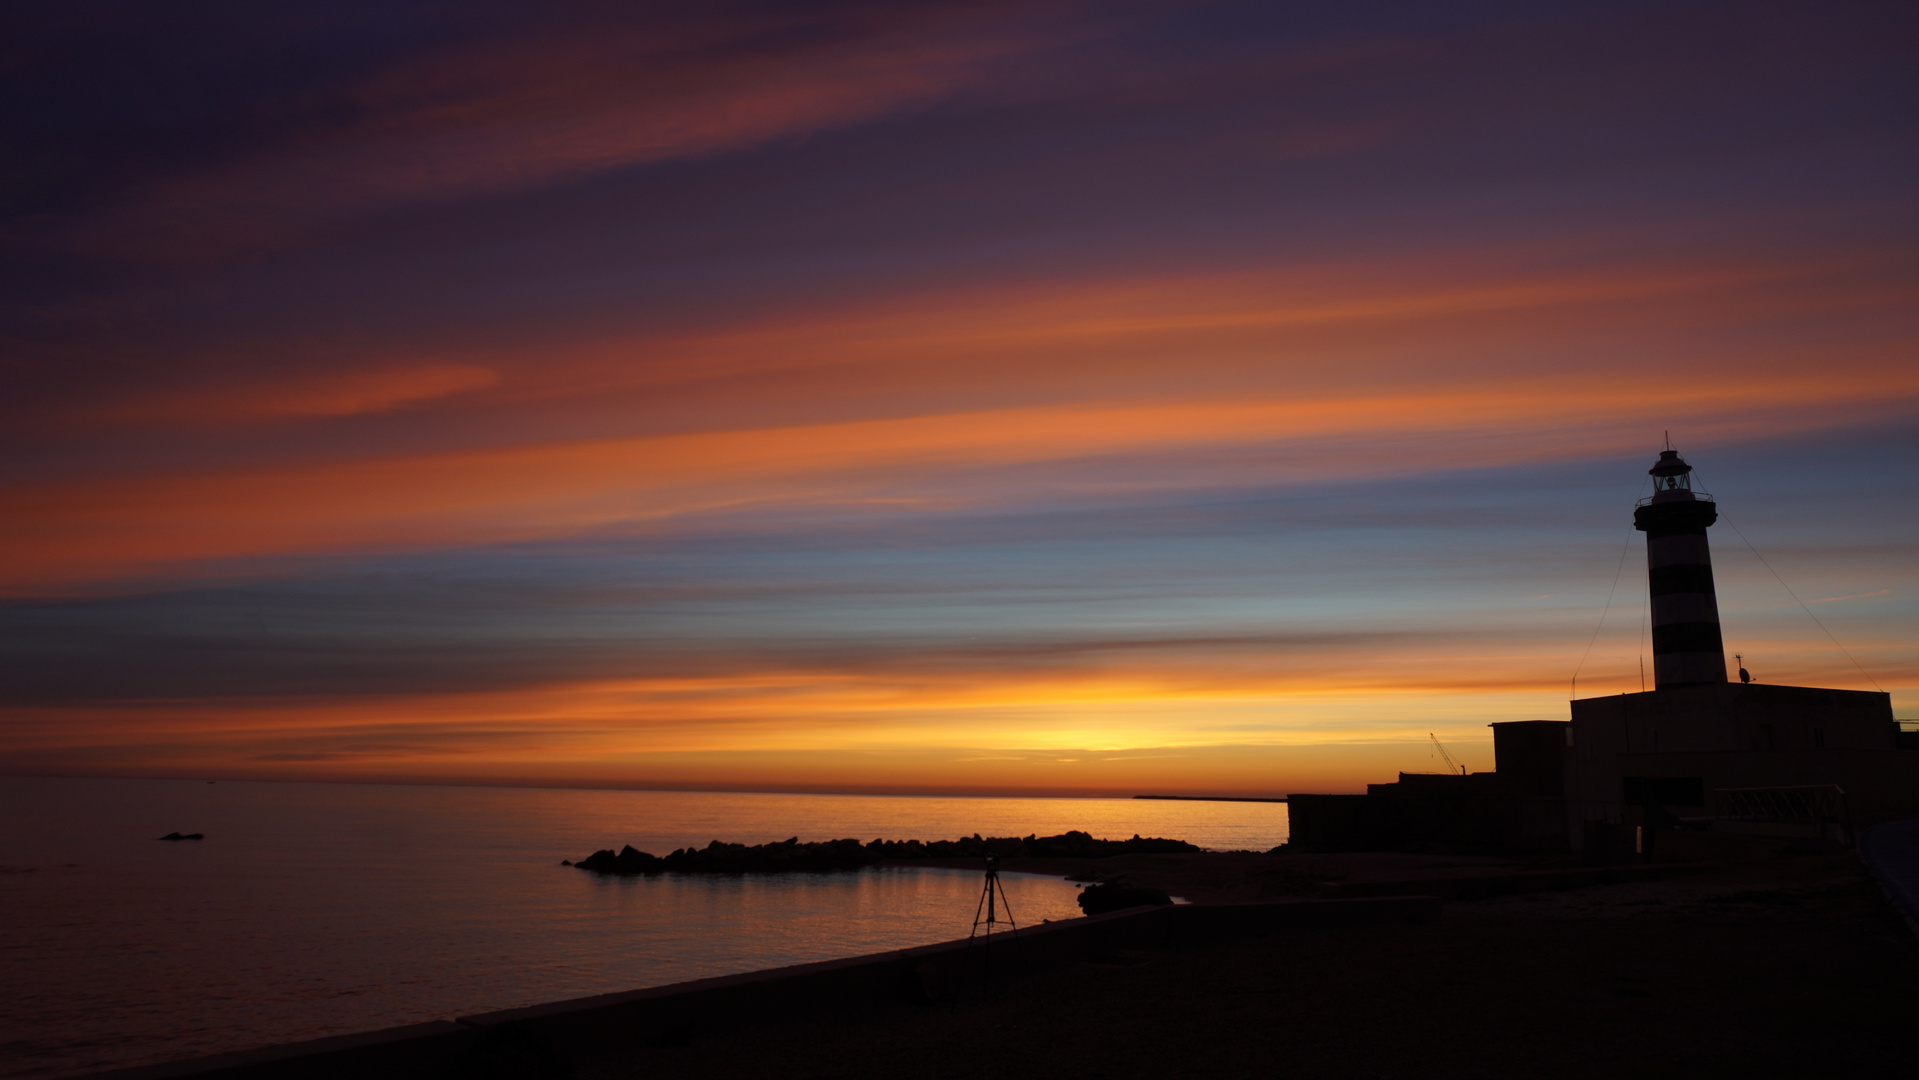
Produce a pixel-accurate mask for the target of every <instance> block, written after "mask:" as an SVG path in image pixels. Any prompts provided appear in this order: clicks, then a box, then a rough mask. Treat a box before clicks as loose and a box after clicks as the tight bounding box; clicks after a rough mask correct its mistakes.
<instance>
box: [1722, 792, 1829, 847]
mask: <svg viewBox="0 0 1919 1080" xmlns="http://www.w3.org/2000/svg"><path fill="white" fill-rule="evenodd" d="M1706 801H1707V806H1708V807H1709V808H1710V809H1711V811H1712V818H1713V820H1715V821H1727V822H1746V823H1750V824H1758V825H1785V826H1805V827H1806V828H1808V829H1811V830H1812V833H1813V835H1814V836H1817V837H1821V838H1824V837H1825V835H1826V834H1827V832H1828V831H1829V830H1830V827H1831V826H1834V825H1837V826H1839V827H1840V828H1841V829H1842V830H1844V831H1843V834H1842V835H1843V839H1844V842H1845V843H1846V844H1848V845H1850V844H1851V843H1852V842H1853V830H1852V804H1851V802H1850V801H1849V800H1848V799H1847V798H1846V789H1845V788H1842V787H1840V786H1839V785H1838V784H1807V785H1802V786H1792V787H1755V788H1714V789H1712V790H1711V791H1709V792H1707V794H1706Z"/></svg>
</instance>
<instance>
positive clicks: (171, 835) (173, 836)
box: [160, 832, 206, 840]
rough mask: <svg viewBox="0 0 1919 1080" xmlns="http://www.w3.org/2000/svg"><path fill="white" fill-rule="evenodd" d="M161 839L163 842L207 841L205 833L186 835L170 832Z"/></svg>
mask: <svg viewBox="0 0 1919 1080" xmlns="http://www.w3.org/2000/svg"><path fill="white" fill-rule="evenodd" d="M160 839H162V840H205V839H206V835H205V834H204V833H197V832H190V833H185V834H181V833H177V832H170V833H168V834H166V835H165V836H162V837H161V838H160Z"/></svg>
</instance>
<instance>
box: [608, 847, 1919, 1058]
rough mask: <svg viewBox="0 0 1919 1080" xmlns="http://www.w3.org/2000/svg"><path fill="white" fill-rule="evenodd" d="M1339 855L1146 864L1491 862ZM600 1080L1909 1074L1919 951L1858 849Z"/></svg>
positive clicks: (1279, 870)
mask: <svg viewBox="0 0 1919 1080" xmlns="http://www.w3.org/2000/svg"><path fill="white" fill-rule="evenodd" d="M1220 858H1227V859H1230V858H1235V857H1220ZM1331 858H1332V859H1333V861H1332V862H1330V863H1328V862H1325V861H1324V859H1322V861H1321V862H1320V863H1319V864H1317V865H1316V867H1314V872H1313V873H1311V874H1302V873H1301V871H1300V869H1299V868H1300V867H1303V866H1305V865H1306V864H1305V862H1304V857H1302V859H1301V860H1300V861H1297V862H1289V861H1287V857H1286V856H1247V857H1244V858H1243V859H1242V860H1241V861H1242V863H1243V865H1242V866H1239V867H1238V868H1237V869H1235V868H1234V867H1233V866H1231V865H1230V864H1229V863H1226V862H1221V861H1210V862H1209V861H1196V862H1194V863H1193V864H1191V865H1189V866H1188V867H1187V869H1186V871H1185V872H1184V873H1182V871H1181V869H1180V866H1179V864H1178V863H1176V862H1162V863H1159V864H1156V867H1157V868H1156V869H1155V868H1154V866H1141V867H1136V868H1134V870H1133V873H1134V874H1139V875H1141V876H1149V877H1156V878H1157V879H1158V880H1159V882H1160V883H1161V884H1163V885H1167V886H1171V887H1172V890H1171V891H1175V892H1178V891H1180V888H1179V887H1180V886H1181V884H1182V879H1183V883H1184V885H1185V891H1186V892H1191V893H1207V894H1211V895H1212V896H1217V897H1226V896H1232V895H1237V896H1241V897H1244V898H1249V899H1250V898H1252V895H1260V894H1263V895H1267V896H1268V897H1270V896H1272V895H1274V894H1280V895H1283V894H1285V893H1286V892H1287V891H1289V890H1290V889H1292V888H1293V887H1294V883H1296V882H1297V881H1299V880H1300V879H1301V878H1302V877H1325V876H1328V875H1329V874H1333V875H1337V874H1342V873H1344V874H1345V876H1347V877H1348V878H1353V879H1363V878H1367V877H1371V878H1374V879H1381V880H1384V879H1391V878H1395V877H1403V876H1406V874H1407V872H1408V868H1409V867H1411V868H1412V869H1413V870H1414V871H1415V872H1417V873H1424V874H1428V875H1439V876H1448V875H1453V874H1461V873H1471V872H1482V873H1483V872H1486V871H1487V870H1490V869H1493V867H1491V866H1486V865H1476V864H1475V863H1474V861H1472V860H1460V861H1449V860H1443V859H1425V860H1423V861H1422V860H1407V859H1403V858H1401V859H1399V861H1397V862H1396V861H1395V858H1396V857H1384V861H1383V862H1381V861H1380V859H1379V858H1376V857H1367V856H1359V857H1347V858H1349V859H1350V860H1351V865H1350V866H1346V867H1342V865H1341V864H1340V863H1339V861H1338V860H1339V858H1340V857H1331ZM1369 860H1370V861H1369ZM1414 864H1417V865H1416V866H1415V865H1414ZM1196 898H1197V897H1196ZM583 1075H584V1076H585V1077H590V1078H593V1080H612V1078H625V1077H657V1076H677V1077H755V1078H765V1080H778V1078H786V1077H792V1078H810V1077H929V1078H944V1077H952V1078H959V1077H1008V1078H1050V1077H1086V1078H1102V1077H1114V1078H1118V1077H1153V1078H1165V1077H1186V1076H1221V1077H1239V1076H1246V1077H1264V1076H1313V1077H1349V1076H1350V1077H1370V1076H1391V1077H1400V1076H1405V1077H1422V1078H1424V1077H1468V1076H1487V1077H1506V1076H1593V1077H1687V1078H1697V1077H1718V1076H1803V1077H1832V1076H1846V1077H1881V1076H1884V1077H1913V1076H1919V939H1916V938H1915V936H1914V934H1913V932H1912V931H1911V929H1910V928H1908V926H1907V925H1906V924H1905V923H1904V922H1903V921H1902V920H1901V919H1900V917H1899V916H1898V914H1896V912H1895V909H1893V907H1892V906H1891V905H1890V904H1889V903H1888V902H1887V901H1886V899H1885V898H1884V896H1883V895H1881V893H1880V892H1879V891H1878V888H1877V887H1876V885H1874V884H1873V882H1872V881H1871V880H1870V879H1869V878H1868V877H1867V876H1866V875H1865V873H1864V872H1863V871H1862V869H1861V868H1860V865H1859V862H1858V860H1857V859H1856V857H1854V856H1852V855H1850V854H1847V853H1832V854H1800V855H1779V856H1773V857H1770V858H1766V859H1760V860H1749V861H1746V862H1742V863H1739V864H1736V865H1722V866H1718V867H1714V868H1710V869H1707V870H1704V871H1701V872H1699V873H1694V874H1686V875H1683V876H1680V877H1674V878H1668V879H1663V880H1657V881H1643V882H1636V883H1631V884H1620V885H1605V886H1596V887H1590V888H1585V889H1579V890H1571V891H1560V892H1549V893H1536V894H1531V895H1525V896H1515V897H1507V898H1502V899H1493V900H1480V901H1474V902H1463V903H1462V902H1452V903H1448V904H1447V905H1446V908H1445V913H1444V916H1443V917H1442V919H1441V921H1440V922H1439V923H1438V924H1437V925H1425V926H1417V925H1391V926H1381V927H1370V928H1351V929H1337V930H1322V931H1315V932H1304V933H1297V934H1292V935H1288V936H1277V937H1270V938H1264V939H1257V940H1252V941H1242V942H1238V943H1235V944H1232V945H1230V946H1227V947H1220V948H1208V949H1190V950H1180V951H1171V950H1162V951H1152V950H1141V951H1132V952H1124V953H1119V954H1115V955H1107V956H1100V957H1094V958H1091V959H1089V960H1086V961H1081V962H1077V963H1074V964H1071V965H1067V966H1061V967H1053V968H1050V969H1044V970H1039V971H1034V972H1029V973H1027V974H1026V975H1025V976H1023V977H1020V976H1016V975H1014V974H1013V973H1012V972H1010V971H1008V970H1006V969H1005V968H1001V969H1000V973H999V977H998V978H996V980H995V982H994V985H993V987H992V992H991V996H990V997H982V996H979V995H972V994H969V995H965V996H963V997H961V999H959V1000H953V999H952V998H951V997H949V998H948V999H947V1000H946V1001H943V1002H940V1003H934V1004H923V1005H912V1004H905V1003H902V1004H900V1005H898V1006H897V1007H891V1008H887V1009H884V1010H880V1011H875V1012H870V1013H865V1014H857V1015H829V1016H818V1015H814V1016H806V1017H796V1018H795V1019H794V1020H793V1021H791V1022H788V1023H783V1024H772V1025H767V1024H758V1025H756V1026H754V1027H752V1028H750V1029H736V1028H729V1027H728V1026H727V1024H726V1020H725V1018H724V1017H714V1018H712V1022H711V1023H710V1024H707V1025H702V1027H701V1029H700V1030H699V1031H697V1032H693V1033H689V1034H687V1035H685V1036H683V1037H682V1038H681V1039H680V1040H678V1045H667V1046H648V1047H638V1048H635V1050H634V1052H633V1053H632V1055H631V1056H630V1057H627V1058H625V1059H621V1060H616V1061H610V1062H602V1063H600V1064H599V1065H598V1066H596V1067H594V1068H593V1069H591V1070H589V1071H587V1072H586V1073H584V1074H583Z"/></svg>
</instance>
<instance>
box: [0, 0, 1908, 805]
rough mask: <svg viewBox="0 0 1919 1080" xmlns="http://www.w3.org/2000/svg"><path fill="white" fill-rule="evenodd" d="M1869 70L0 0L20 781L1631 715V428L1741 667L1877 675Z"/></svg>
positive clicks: (1108, 783)
mask: <svg viewBox="0 0 1919 1080" xmlns="http://www.w3.org/2000/svg"><path fill="white" fill-rule="evenodd" d="M1915 56H1919V9H1915V8H1914V7H1913V5H1911V4H1909V3H1846V2H1838V0H1821V2H1818V3H1801V4H1792V3H1764V2H1753V0H1744V2H1740V3H1632V2H1608V3H1542V2H1539V0H1529V2H1524V3H1519V2H1514V3H1478V4H1474V3H1448V4H1435V3H1431V2H1408V3H1399V4H1391V3H1387V4H1374V3H1317V4H1290V3H1274V2H1271V0H1265V2H1250V3H1232V2H1222V3H1190V2H1186V3H1152V2H1137V3H1098V4H1095V3H1049V2H1045V0H1027V2H1022V3H1005V4H996V3H985V2H977V0H974V2H966V3H953V4H941V3H910V4H901V3H883V2H881V3H808V4H795V3H765V4H733V3H722V4H700V3H674V4H627V3H605V4H592V3H583V4H567V5H512V4H495V3H462V4H438V3H393V2H390V0H383V2H379V3H347V2H342V0H330V2H327V3H307V2H286V3H276V4H257V3H224V4H223V3H203V4H190V5H175V4H150V3H132V2H125V3H89V4H84V5H81V4H41V5H16V6H14V7H12V8H10V9H9V11H8V12H7V13H6V14H5V15H0V65H4V70H5V75H6V80H7V82H8V84H9V87H10V93H9V94H8V103H7V105H6V107H5V124H4V127H0V140H4V141H3V142H0V160H4V165H0V182H3V183H4V185H5V193H6V197H5V203H4V207H5V212H6V219H5V225H4V229H3V230H0V247H3V248H4V252H5V254H4V269H0V273H4V274H5V282H4V286H5V287H4V291H3V292H0V345H3V346H4V359H3V360H0V363H4V368H3V369H0V370H4V393H0V440H3V441H4V452H0V771H4V772H13V773H41V774H97V775H140V776H208V777H282V778H333V779H427V780H466V781H488V782H492V781H502V782H516V783H563V784H615V785H634V786H662V787H705V788H753V789H769V790H849V791H850V790H876V791H914V790H924V791H947V792H989V791H1006V792H1015V791H1017V792H1056V793H1092V792H1098V793H1116V794H1131V793H1134V792H1137V791H1157V792H1181V793H1242V794H1277V793H1283V792H1286V791H1313V790H1321V791H1348V790H1355V789H1357V788H1359V787H1360V786H1361V785H1363V784H1364V783H1366V782H1367V781H1369V780H1373V781H1378V780H1387V779H1391V778H1392V774H1393V773H1394V772H1395V771H1397V770H1400V769H1406V770H1409V771H1424V770H1437V769H1438V768H1439V767H1440V765H1439V763H1438V761H1437V759H1436V758H1435V757H1434V756H1433V754H1432V752H1431V744H1430V743H1429V742H1428V740H1427V733H1428V732H1433V733H1436V734H1437V735H1438V737H1439V738H1440V739H1441V740H1443V741H1445V742H1446V743H1447V745H1448V747H1449V748H1450V749H1452V750H1454V751H1455V752H1456V753H1457V755H1458V756H1459V757H1460V758H1461V759H1462V760H1463V761H1464V762H1465V764H1467V765H1468V766H1469V767H1471V768H1473V769H1477V770H1483V769H1490V768H1492V766H1493V761H1492V752H1491V740H1490V732H1489V731H1488V730H1487V728H1486V724H1487V723H1488V722H1491V721H1497V720H1520V719H1563V718H1565V717H1566V715H1567V706H1566V701H1567V698H1568V696H1569V695H1570V694H1571V693H1572V691H1573V678H1574V676H1575V674H1577V678H1578V693H1579V694H1580V696H1588V695H1591V694H1601V693H1618V692H1621V691H1627V690H1633V691H1636V690H1638V689H1639V688H1640V683H1639V661H1640V657H1641V656H1642V654H1644V655H1647V656H1648V657H1649V655H1650V654H1649V651H1648V649H1649V646H1648V645H1647V644H1646V643H1645V642H1644V620H1643V609H1644V605H1645V577H1644V554H1643V539H1642V538H1641V537H1640V535H1639V534H1636V533H1634V532H1633V531H1632V529H1631V511H1632V506H1633V502H1634V500H1635V499H1636V498H1638V497H1639V496H1641V495H1643V494H1645V493H1646V492H1645V490H1643V485H1644V484H1645V483H1646V480H1647V478H1646V474H1645V470H1646V469H1647V467H1648V466H1649V465H1650V464H1651V463H1652V460H1653V459H1654V458H1655V457H1656V455H1657V452H1658V451H1659V450H1660V449H1661V448H1662V447H1663V446H1664V439H1665V436H1666V433H1667V432H1668V431H1669V432H1670V433H1671V439H1672V443H1673V445H1674V446H1675V447H1677V448H1678V449H1679V450H1680V451H1681V452H1682V453H1683V454H1684V455H1685V456H1686V457H1687V459H1688V460H1689V461H1691V462H1692V464H1693V465H1694V466H1695V467H1696V468H1697V469H1698V473H1697V480H1698V484H1699V486H1700V487H1703V488H1704V489H1705V490H1707V491H1710V492H1712V493H1714V494H1715V495H1716V497H1717V498H1718V500H1719V504H1720V507H1721V512H1722V517H1721V523H1720V524H1719V525H1718V526H1716V527H1715V528H1714V529H1713V532H1712V544H1713V550H1714V556H1715V563H1716V569H1717V573H1718V584H1719V597H1720V603H1721V611H1722V618H1723V621H1724V626H1725V636H1726V641H1727V649H1728V653H1729V654H1730V653H1733V652H1737V653H1740V654H1742V655H1743V656H1744V657H1745V660H1746V664H1747V666H1748V667H1749V668H1750V669H1751V670H1752V672H1753V674H1754V675H1755V676H1756V677H1757V678H1758V679H1760V680H1761V681H1765V682H1778V683H1795V684H1801V685H1816V686H1836V687H1848V688H1856V689H1882V690H1886V691H1890V692H1891V693H1892V695H1893V703H1894V708H1895V712H1896V713H1897V714H1898V715H1900V716H1915V715H1919V559H1915V556H1916V555H1919V245H1916V244H1915V241H1919V67H1915V65H1914V63H1913V58H1914V57H1915ZM1622 557H1623V571H1622V570H1621V567H1622ZM1775 574H1776V576H1775ZM1615 582H1616V588H1615ZM1609 597H1610V601H1609ZM1602 613H1603V616H1604V617H1603V620H1602ZM1814 616H1816V617H1817V621H1815V619H1814ZM1821 624H1823V629H1822V626H1821ZM1828 632H1829V633H1828ZM1835 639H1836V640H1835ZM1647 667H1648V668H1650V664H1648V665H1647Z"/></svg>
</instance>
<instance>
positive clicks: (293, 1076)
mask: <svg viewBox="0 0 1919 1080" xmlns="http://www.w3.org/2000/svg"><path fill="white" fill-rule="evenodd" d="M1439 908H1440V901H1439V899H1438V898H1437V897H1432V896H1392V897H1379V898H1363V899H1346V900H1298V901H1281V902H1275V903H1257V904H1216V905H1215V904H1195V905H1181V906H1177V907H1157V908H1133V909H1130V910H1128V911H1117V912H1113V913H1111V914H1108V915H1095V916H1091V917H1088V918H1082V919H1071V920H1067V921H1064V922H1057V923H1047V924H1043V925H1040V926H1036V927H1031V928H1025V929H1022V930H1021V931H1020V932H1019V936H1018V938H1017V940H1014V939H1012V938H1010V937H1001V936H998V935H996V936H995V937H994V939H993V943H992V945H991V946H990V949H982V948H981V947H980V946H978V945H977V944H976V945H974V946H973V947H972V948H971V949H970V950H969V949H968V946H967V942H965V941H949V942H942V943H940V944H937V945H924V946H920V947H918V948H913V949H904V950H899V951H895V952H885V953H876V954H873V955H870V956H858V957H850V958H848V959H844V960H827V961H822V962H819V963H813V964H799V965H796V966H793V967H784V968H773V969H770V970H766V971H754V972H747V973H745V974H740V975H726V976H720V977H718V978H712V979H700V980H697V981H694V982H686V983H676V984H674V985H671V986H659V987H652V988H649V989H645V990H632V991H627V992H625V993H618V994H601V995H597V996H594V997H585V998H576V999H573V1000H571V1001H560V1002H553V1003H551V1004H547V1005H534V1006H530V1007H527V1008H522V1009H507V1010H504V1011H501V1012H493V1013H483V1014H480V1015H477V1016H467V1017H461V1018H460V1019H458V1020H451V1021H437V1022H434V1023H427V1024H413V1025H409V1026H406V1027H397V1028H387V1029H385V1030H381V1031H371V1032H366V1033H363V1034H358V1035H342V1036H337V1037H334V1038H328V1039H316V1040H313V1041H311V1042H301V1043H291V1044H287V1045H284V1046H273V1047H265V1048H261V1049H258V1050H247V1051H241V1052H239V1053H232V1054H221V1055H218V1056H215V1057H205V1058H194V1059H190V1060H187V1061H177V1062H169V1063H166V1064H161V1065H149V1066H142V1067H139V1068H133V1069H120V1070H115V1071H112V1072H105V1073H95V1074H92V1076H93V1078H94V1080H176V1078H185V1077H196V1078H205V1080H268V1078H272V1080H307V1078H314V1080H318V1078H321V1077H337V1076H347V1075H350V1076H353V1077H355V1078H356V1080H386V1078H389V1077H390V1078H395V1080H398V1078H401V1077H405V1078H408V1080H419V1078H427V1080H432V1078H436V1077H445V1078H449V1080H453V1078H457V1077H460V1076H462V1075H465V1074H467V1073H469V1072H474V1073H477V1072H480V1071H481V1070H483V1069H485V1070H489V1073H488V1074H489V1075H497V1073H493V1072H491V1071H490V1070H491V1069H492V1068H493V1067H494V1063H496V1062H499V1061H500V1060H502V1059H507V1060H511V1061H514V1062H520V1063H523V1064H524V1065H525V1066H526V1067H528V1068H530V1069H538V1068H542V1067H545V1068H553V1067H557V1069H558V1070H559V1071H560V1072H562V1073H564V1072H565V1071H567V1070H569V1069H570V1068H571V1067H572V1066H575V1065H580V1064H585V1063H589V1062H592V1061H596V1060H602V1059H605V1058H608V1057H614V1056H618V1055H623V1054H632V1053H635V1052H639V1051H643V1050H644V1049H645V1048H647V1047H649V1046H665V1045H675V1044H678V1043H682V1042H686V1041H688V1040H691V1039H694V1038H697V1037H698V1036H700V1035H701V1034H702V1033H706V1032H710V1031H720V1030H740V1029H742V1028H750V1027H752V1026H753V1025H755V1024H756V1023H763V1022H768V1021H772V1020H790V1019H793V1018H796V1017H807V1016H811V1015H819V1016H830V1015H832V1014H836V1013H838V1014H844V1013H846V1012H848V1011H858V1012H861V1013H873V1012H879V1011H884V1010H887V1009H923V1008H928V1007H934V1006H936V1005H937V1004H938V1003H939V1002H941V1001H946V1000H953V999H956V998H961V997H966V996H972V995H977V994H979V993H980V992H981V990H982V988H983V987H986V986H988V985H989V984H990V980H992V979H1003V978H1006V977H1010V976H1011V975H1013V974H1015V973H1017V972H1018V971H1019V970H1020V969H1022V968H1024V967H1027V966H1034V967H1039V966H1049V965H1054V964H1062V963H1073V962H1083V961H1093V962H1098V961H1100V960H1101V959H1102V958H1104V957H1107V956H1109V955H1110V954H1111V953H1113V952H1114V951H1115V950H1122V949H1139V948H1173V949H1178V948H1187V947H1196V946H1202V945H1207V944H1212V943H1216V942H1221V941H1231V940H1234V939H1238V938H1248V937H1260V936H1265V935H1269V934H1278V933H1290V932H1297V931H1304V930H1313V929H1321V928H1330V927H1338V926H1363V925H1371V924H1381V923H1391V922H1432V921H1435V920H1437V919H1438V918H1439Z"/></svg>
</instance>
